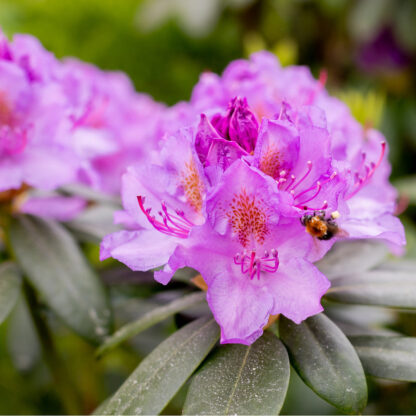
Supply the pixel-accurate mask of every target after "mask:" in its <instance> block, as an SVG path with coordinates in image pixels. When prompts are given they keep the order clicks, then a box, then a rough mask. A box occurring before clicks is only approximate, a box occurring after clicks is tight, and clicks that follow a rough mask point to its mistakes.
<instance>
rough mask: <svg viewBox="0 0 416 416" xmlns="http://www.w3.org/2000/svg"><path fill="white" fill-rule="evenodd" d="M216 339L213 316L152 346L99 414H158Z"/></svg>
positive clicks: (193, 323) (198, 321) (216, 329)
mask: <svg viewBox="0 0 416 416" xmlns="http://www.w3.org/2000/svg"><path fill="white" fill-rule="evenodd" d="M218 339H219V328H218V325H217V324H216V322H215V321H214V319H213V318H210V317H209V318H200V319H198V320H197V321H193V322H191V323H190V324H188V325H186V326H184V327H183V328H181V329H180V330H179V331H177V332H175V333H174V334H173V335H172V336H170V337H169V338H168V339H167V340H165V341H164V342H162V344H160V345H159V346H158V347H157V348H155V349H154V350H153V351H152V352H151V353H150V354H149V355H148V356H147V357H146V358H145V359H144V360H143V361H142V362H141V363H140V365H139V366H138V367H137V368H136V370H135V371H134V372H133V373H132V374H131V375H130V377H129V378H128V379H127V380H126V381H125V382H124V384H123V385H122V386H121V387H120V388H119V389H118V391H117V392H116V393H115V394H114V395H113V396H112V397H111V399H110V400H109V402H108V404H107V405H106V406H103V407H102V408H101V409H100V410H101V414H128V415H143V414H144V415H148V414H158V413H160V412H161V411H162V410H163V409H164V407H165V406H166V405H167V403H169V401H170V400H171V399H172V397H173V396H174V395H175V394H176V393H177V392H178V390H179V389H180V388H181V386H182V385H183V384H184V383H185V381H186V380H187V379H188V378H189V377H190V376H191V374H192V373H193V372H194V371H195V369H196V368H197V367H198V366H199V364H200V363H201V362H202V361H203V359H204V358H205V357H206V356H207V355H208V353H209V352H210V351H211V349H212V348H213V346H214V345H215V343H216V342H217V341H218Z"/></svg>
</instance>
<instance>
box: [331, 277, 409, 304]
mask: <svg viewBox="0 0 416 416" xmlns="http://www.w3.org/2000/svg"><path fill="white" fill-rule="evenodd" d="M325 298H326V299H330V300H333V301H337V302H342V303H353V304H360V305H377V306H387V307H392V308H405V309H414V308H416V278H415V271H411V272H410V271H406V270H395V271H391V270H371V271H369V272H366V273H362V274H359V275H355V274H354V275H346V276H344V277H339V278H338V279H336V280H334V281H333V282H332V286H331V288H330V289H329V290H328V292H327V293H326V294H325Z"/></svg>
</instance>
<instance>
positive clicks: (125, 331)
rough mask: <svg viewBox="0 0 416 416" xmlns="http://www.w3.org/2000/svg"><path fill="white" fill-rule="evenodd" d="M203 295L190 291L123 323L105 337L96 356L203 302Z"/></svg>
mask: <svg viewBox="0 0 416 416" xmlns="http://www.w3.org/2000/svg"><path fill="white" fill-rule="evenodd" d="M205 296H206V294H205V293H202V292H197V293H191V294H190V295H187V296H184V297H182V298H180V299H176V300H174V301H172V302H171V303H169V304H167V305H163V306H159V307H156V308H155V309H153V310H151V311H150V312H148V313H146V314H145V315H144V316H142V317H141V318H139V319H138V320H137V321H134V322H130V323H128V324H127V325H124V326H123V327H121V328H120V329H119V330H118V331H117V332H115V333H114V334H113V335H112V336H111V337H109V338H107V339H106V340H105V342H104V344H103V345H101V346H100V348H99V349H98V350H97V356H100V355H102V354H105V353H106V352H108V351H109V350H112V349H113V348H115V347H117V346H118V345H120V344H121V343H122V342H124V341H125V340H127V339H129V338H131V337H134V336H135V335H137V334H139V333H140V332H142V331H144V330H146V329H147V328H150V327H151V326H152V325H155V324H157V323H158V322H161V321H163V320H164V319H166V318H168V317H169V316H171V315H173V314H175V313H177V312H180V311H182V310H184V309H187V308H190V307H192V306H194V305H197V304H198V303H200V302H203V301H204V299H205Z"/></svg>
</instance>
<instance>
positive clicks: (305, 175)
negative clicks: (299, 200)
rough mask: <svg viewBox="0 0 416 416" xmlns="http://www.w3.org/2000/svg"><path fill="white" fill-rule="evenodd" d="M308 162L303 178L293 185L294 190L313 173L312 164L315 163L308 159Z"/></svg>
mask: <svg viewBox="0 0 416 416" xmlns="http://www.w3.org/2000/svg"><path fill="white" fill-rule="evenodd" d="M306 164H307V165H308V167H307V170H306V173H305V174H304V175H303V176H302V178H301V179H300V180H299V181H298V182H296V183H295V185H293V187H292V189H291V190H292V191H293V190H294V189H296V188H297V187H298V186H299V185H300V184H301V183H302V182H303V181H304V180H305V179H306V178H307V177H308V175H309V174H310V173H311V170H312V165H313V164H312V161H311V160H308V161H307V163H306ZM288 190H289V188H286V191H288Z"/></svg>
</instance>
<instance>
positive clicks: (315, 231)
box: [300, 211, 340, 240]
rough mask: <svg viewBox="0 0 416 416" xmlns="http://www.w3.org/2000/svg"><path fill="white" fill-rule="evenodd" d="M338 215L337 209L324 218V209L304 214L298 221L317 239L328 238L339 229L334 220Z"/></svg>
mask: <svg viewBox="0 0 416 416" xmlns="http://www.w3.org/2000/svg"><path fill="white" fill-rule="evenodd" d="M338 217H339V213H338V212H337V211H335V212H333V213H332V214H331V216H330V217H329V218H325V211H314V213H313V214H307V215H304V216H303V217H302V218H301V220H300V222H301V223H302V225H304V226H305V227H306V231H307V232H308V233H309V234H310V235H311V236H312V237H316V238H317V239H318V240H330V239H331V238H333V237H334V236H335V235H337V234H338V233H339V231H340V229H339V227H338V225H337V224H336V222H335V220H336V219H337V218H338Z"/></svg>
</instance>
